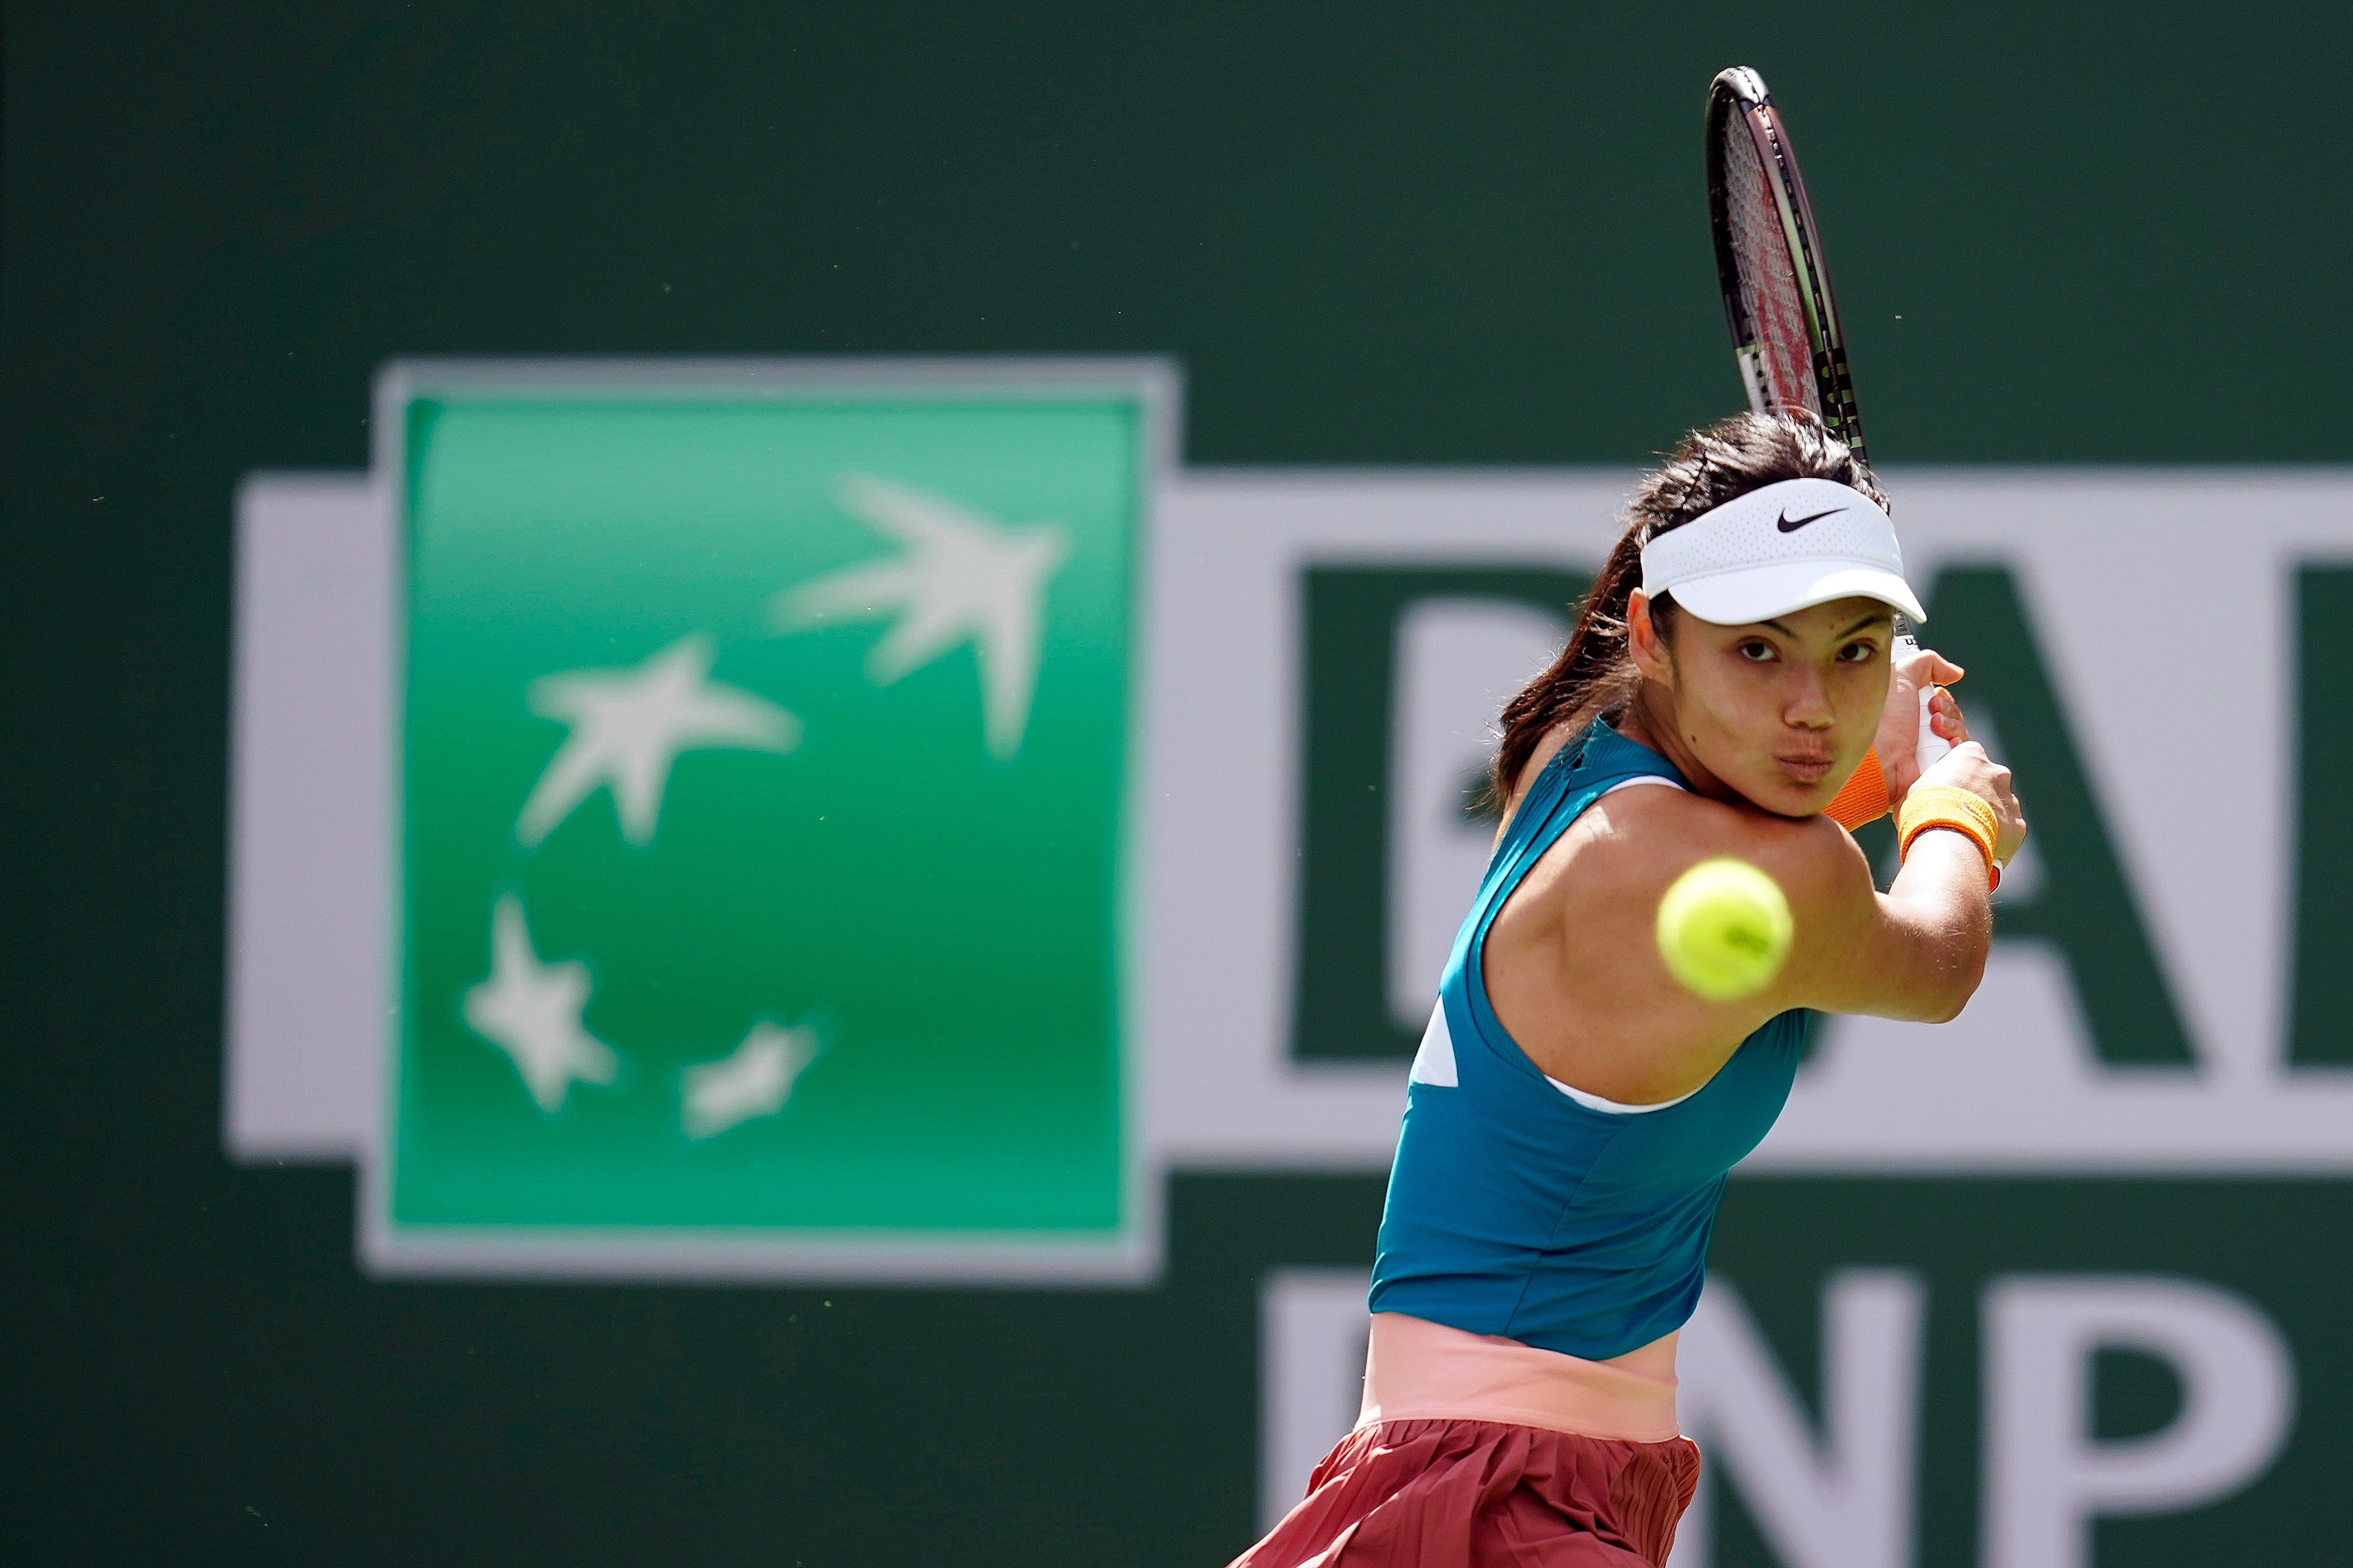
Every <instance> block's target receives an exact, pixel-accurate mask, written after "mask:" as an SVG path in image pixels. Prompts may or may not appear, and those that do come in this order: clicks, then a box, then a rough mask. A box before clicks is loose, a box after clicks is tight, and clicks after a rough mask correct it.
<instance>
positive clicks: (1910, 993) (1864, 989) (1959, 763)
mask: <svg viewBox="0 0 2353 1568" xmlns="http://www.w3.org/2000/svg"><path fill="white" fill-rule="evenodd" d="M1921 782H1922V783H1923V784H1952V785H1956V786H1957V787H1959V788H1962V789H1965V790H1968V792H1969V793H1970V794H1972V795H1976V796H1978V798H1979V799H1980V800H1983V801H1984V802H1986V804H1987V805H1990V806H1991V807H1992V808H1993V812H1994V820H1995V823H1996V825H1997V832H1996V835H1995V841H1994V853H1995V855H1996V857H1997V858H2000V859H2002V860H2007V859H2008V858H2010V855H2011V854H2013V853H2015V852H2016V850H2017V848H2018V846H2019V845H2020V843H2021V842H2022V841H2023V840H2024V838H2025V837H2026V821H2025V818H2024V816H2022V815H2021V813H2020V811H2019V806H2018V799H2017V796H2016V795H2015V794H2013V793H2012V791H2011V789H2010V770H2009V769H2008V768H2005V767H2003V766H2001V765H2000V763H1996V762H1994V761H1993V760H1992V759H1991V758H1990V757H1988V756H1987V755H1986V752H1985V748H1984V747H1983V746H1980V745H1978V744H1976V743H1975V742H1963V743H1961V744H1959V745H1957V746H1955V747H1954V748H1953V750H1952V752H1950V753H1949V754H1948V755H1947V756H1946V757H1945V758H1944V759H1943V760H1942V761H1940V762H1938V763H1936V764H1935V765H1934V766H1932V767H1931V768H1929V769H1928V770H1927V772H1926V773H1924V774H1922V775H1921ZM1839 838H1840V839H1843V840H1844V843H1843V844H1842V845H1841V844H1838V843H1836V842H1825V839H1824V837H1822V836H1820V835H1819V834H1817V835H1809V836H1807V840H1808V841H1807V842H1805V843H1804V844H1803V846H1802V847H1803V850H1804V851H1805V852H1802V853H1799V852H1787V851H1785V853H1783V854H1780V855H1776V856H1773V857H1772V859H1773V860H1774V861H1778V862H1779V864H1771V863H1767V865H1766V869H1767V870H1768V871H1772V872H1774V873H1776V874H1777V875H1778V877H1779V878H1780V880H1781V884H1782V889H1783V890H1784V891H1785V892H1786V893H1787V894H1788V898H1789V907H1790V914H1791V916H1792V918H1793V923H1794V924H1795V926H1796V934H1795V938H1794V941H1793V942H1792V944H1791V948H1790V952H1789V962H1788V966H1787V967H1786V968H1785V969H1784V970H1783V971H1782V973H1781V977H1780V979H1779V981H1778V983H1777V984H1776V986H1775V987H1774V989H1775V990H1776V991H1777V992H1778V994H1779V999H1780V1000H1782V1001H1783V1003H1784V1005H1788V1006H1793V1007H1812V1008H1816V1009H1818V1010H1820V1011H1822V1012H1826V1013H1862V1014H1868V1015H1870V1016H1873V1017H1880V1018H1900V1019H1905V1020H1910V1021H1916V1022H1924V1023H1943V1022H1945V1021H1946V1020H1947V1019H1949V1018H1951V1017H1953V1016H1955V1015H1956V1014H1957V1013H1959V1012H1960V1010H1961V1008H1962V1007H1963V1005H1966V1004H1967V1003H1968V999H1969V997H1970V996H1971V995H1972V994H1974V993H1975V992H1976V990H1977V988H1978V980H1979V979H1981V978H1982V977H1983V975H1984V973H1985V960H1986V952H1987V949H1988V948H1989V946H1990V945H1991V943H1992V940H1993V910H1992V903H1991V894H1990V892H1989V889H1988V885H1987V884H1988V878H1987V875H1986V862H1985V856H1984V853H1983V852H1982V851H1981V850H1979V849H1978V846H1977V843H1976V841H1975V840H1973V839H1971V838H1969V837H1967V836H1966V835H1964V834H1961V833H1959V832H1956V831H1954V830H1952V829H1949V828H1931V829H1929V830H1928V831H1926V832H1924V833H1922V834H1921V835H1920V836H1919V837H1917V838H1915V840H1914V841H1913V844H1912V851H1911V853H1910V854H1908V855H1907V856H1905V859H1904V866H1903V868H1902V869H1901V870H1900V871H1898V872H1897V873H1896V876H1895V881H1894V885H1893V886H1891V887H1890V888H1889V889H1888V890H1887V891H1886V892H1884V893H1882V892H1879V891H1878V890H1877V889H1875V888H1874V887H1873V884H1872V879H1871V867H1870V863H1869V862H1868V861H1867V860H1866V859H1865V858H1863V854H1862V849H1861V848H1860V847H1856V846H1855V844H1854V843H1853V841H1852V839H1847V838H1845V836H1844V835H1843V834H1842V833H1841V834H1840V835H1839ZM1799 848H1800V845H1799V843H1797V842H1795V841H1790V842H1788V851H1797V850H1799Z"/></svg>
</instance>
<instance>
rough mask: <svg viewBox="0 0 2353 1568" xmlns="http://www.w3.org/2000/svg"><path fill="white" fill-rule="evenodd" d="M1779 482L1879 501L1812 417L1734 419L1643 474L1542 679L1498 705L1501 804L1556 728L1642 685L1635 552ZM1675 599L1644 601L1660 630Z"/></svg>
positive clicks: (1613, 711)
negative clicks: (1632, 639)
mask: <svg viewBox="0 0 2353 1568" xmlns="http://www.w3.org/2000/svg"><path fill="white" fill-rule="evenodd" d="M1783 479H1835V480H1837V481H1838V482H1839V483H1841V484H1844V485H1852V486H1853V487H1854V488H1855V489H1859V490H1861V491H1862V493H1863V494H1865V495H1867V496H1869V497H1870V498H1871V499H1872V500H1875V501H1877V502H1878V503H1879V504H1880V505H1881V506H1882V507H1884V506H1885V505H1886V504H1887V498H1886V496H1884V495H1883V494H1882V493H1881V491H1880V489H1879V487H1878V485H1877V484H1875V483H1873V480H1872V478H1871V470H1870V469H1869V468H1865V467H1864V466H1863V465H1862V462H1861V461H1859V460H1858V459H1857V458H1855V455H1854V454H1853V453H1852V452H1851V451H1849V450H1848V449H1847V447H1846V444H1845V443H1844V442H1842V441H1841V440H1839V439H1838V438H1837V437H1834V436H1832V435H1831V433H1830V432H1829V431H1828V430H1827V429H1825V428H1824V427H1823V426H1822V422H1821V421H1820V419H1818V418H1816V417H1815V416H1813V415H1811V414H1809V413H1806V412H1804V411H1802V410H1799V411H1791V412H1788V413H1782V414H1736V415H1734V416H1732V417H1730V418H1729V419H1720V420H1718V421H1716V422H1715V424H1713V425H1711V426H1708V427H1707V428H1706V429H1704V430H1694V431H1693V432H1692V433H1691V434H1690V435H1688V436H1686V437H1683V440H1682V441H1681V442H1679V443H1678V444H1677V445H1676V447H1675V449H1674V450H1673V451H1672V453H1670V454H1669V455H1668V457H1667V459H1666V461H1664V462H1662V463H1661V464H1660V465H1659V466H1658V468H1655V469H1653V470H1651V472H1649V473H1647V474H1645V475H1643V476H1642V482H1641V485H1640V486H1639V487H1637V488H1636V489H1635V491H1634V494H1633V495H1632V497H1631V498H1630V499H1629V500H1627V502H1626V531H1625V532H1623V533H1621V534H1620V535H1619V537H1618V542H1617V544H1616V545H1615V546H1614V547H1613V548H1612V549H1611V550H1610V552H1609V561H1608V562H1606V563H1604V564H1603V565H1602V568H1601V574H1600V575H1599V576H1598V577H1596V578H1595V579H1594V580H1593V591H1592V592H1591V593H1589V594H1588V595H1586V596H1585V602H1584V604H1583V605H1580V606H1578V609H1577V629H1576V630H1574V631H1572V632H1571V633H1569V635H1568V646H1567V647H1565V648H1563V649H1561V652H1560V657H1559V658H1556V659H1554V660H1553V661H1552V665H1551V667H1550V668H1547V669H1546V671H1545V672H1544V673H1543V674H1541V675H1539V676H1537V677H1536V678H1535V679H1534V680H1532V681H1530V682H1529V683H1528V684H1527V686H1526V688H1525V689H1523V690H1522V691H1521V692H1520V694H1519V695H1518V696H1517V697H1514V698H1513V699H1512V700H1511V701H1509V702H1507V703H1505V704H1504V714H1503V720H1502V726H1503V731H1504V739H1503V744H1502V745H1501V746H1500V747H1499V748H1498V749H1497V750H1496V752H1495V771H1494V774H1493V781H1492V784H1491V787H1492V789H1493V793H1494V797H1495V799H1496V800H1497V801H1498V802H1499V803H1508V802H1509V801H1510V800H1511V798H1512V795H1513V794H1514V790H1515V789H1516V788H1517V786H1518V784H1519V779H1520V773H1521V772H1522V771H1523V770H1524V769H1525V768H1526V766H1527V765H1528V759H1529V758H1530V757H1532V756H1534V755H1535V751H1536V748H1537V747H1538V746H1540V745H1542V744H1543V743H1544V739H1545V737H1546V735H1549V734H1550V733H1552V731H1555V730H1556V729H1558V728H1560V727H1561V726H1563V725H1577V724H1583V723H1586V722H1588V721H1591V720H1593V719H1596V718H1612V719H1614V718H1615V717H1617V715H1618V714H1619V713H1620V711H1622V710H1623V709H1624V708H1625V706H1626V703H1627V701H1628V700H1630V698H1631V697H1632V696H1633V694H1634V689H1635V687H1636V685H1637V684H1638V682H1639V681H1640V679H1641V677H1640V676H1638V675H1637V674H1636V673H1635V670H1634V663H1633V659H1632V658H1631V656H1630V654H1629V653H1628V651H1627V645H1626V638H1627V632H1626V607H1627V601H1628V600H1629V599H1630V597H1631V596H1632V595H1633V592H1634V590H1635V589H1636V588H1638V587H1640V586H1641V583H1642V546H1644V545H1645V544H1648V543H1649V542H1651V540H1653V539H1656V538H1657V537H1658V536H1659V535H1661V534H1662V533H1665V532H1667V531H1669V530H1671V529H1675V528H1680V527H1681V526H1682V525H1683V524H1684V523H1686V522H1689V521H1691V520H1692V519H1693V518H1695V517H1697V516H1699V515H1700V514H1701V513H1702V512H1704V511H1708V510H1712V509H1714V508H1715V507H1719V506H1722V505H1723V504H1724V503H1725V501H1728V500H1733V499H1734V498H1735V497H1737V496H1744V495H1746V494H1747V493H1748V492H1749V491H1750V490H1754V489H1763V488H1764V487H1765V486H1767V485H1770V484H1778V483H1779V482H1780V481H1781V480H1783ZM1674 612H1675V605H1674V601H1673V600H1672V598H1670V597H1668V596H1667V595H1659V596H1658V597H1657V598H1656V599H1654V600H1653V601H1652V602H1651V616H1652V617H1653V618H1654V619H1656V620H1657V621H1658V622H1659V625H1660V628H1661V629H1662V631H1663V630H1664V629H1666V628H1667V627H1668V626H1672V624H1673V616H1674Z"/></svg>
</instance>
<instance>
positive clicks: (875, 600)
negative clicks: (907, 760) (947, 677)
mask: <svg viewBox="0 0 2353 1568" xmlns="http://www.w3.org/2000/svg"><path fill="white" fill-rule="evenodd" d="M834 496H835V499H836V500H839V502H840V503H841V505H842V507H843V509H844V510H849V511H852V512H855V513H857V514H858V515H859V516H860V517H861V518H863V519H864V520H865V521H867V522H869V523H871V524H872V525H873V526H874V527H875V528H876V529H878V530H880V531H882V532H884V533H887V534H889V535H890V536H891V537H892V538H893V539H895V540H897V541H898V542H900V543H901V544H902V545H904V546H906V552H905V553H904V554H902V555H900V556H898V557H896V558H894V559H892V560H890V561H879V562H873V563H869V564H866V565H863V566H852V567H849V568H847V569H846V570H843V571H840V572H837V573H834V574H832V575H830V576H827V577H820V578H818V580H817V581H816V582H813V583H804V584H801V585H800V586H798V587H797V588H789V589H786V590H785V591H784V592H782V593H780V594H777V595H776V596H775V597H773V598H772V599H770V600H769V602H768V618H769V621H770V623H771V624H772V625H774V626H776V627H777V628H778V629H780V630H785V631H794V630H798V629H800V628H803V627H807V626H832V625H834V624H835V623H837V622H840V621H855V620H865V619H868V618H870V617H872V616H884V615H890V614H892V613H894V612H895V613H897V614H898V616H899V620H898V624H897V625H895V626H892V628H891V630H890V631H889V632H888V633H887V634H886V635H885V636H884V637H883V638H882V640H881V642H878V643H876V644H875V645H874V647H873V649H872V651H871V652H870V653H869V654H868V655H867V658H866V674H867V678H868V679H871V680H872V681H873V682H874V683H875V684H876V685H878V686H888V685H890V684H891V683H892V681H894V680H897V679H899V678H900V677H901V676H903V675H905V674H907V673H908V672H909V671H911V670H913V669H916V668H920V667H921V666H923V665H924V664H927V663H929V662H930V661H931V660H932V659H933V658H936V657H938V656H939V655H940V654H942V653H944V652H946V651H947V650H948V649H949V648H952V647H955V646H956V645H957V644H958V643H961V642H963V641H965V639H967V638H970V639H971V640H972V642H973V644H974V652H975V654H976V657H977V658H978V660H979V663H980V678H981V713H982V721H983V728H984V731H985V732H986V733H987V739H988V750H989V752H990V754H991V755H993V756H996V757H998V758H1000V759H1009V758H1011V757H1012V756H1014V755H1015V754H1016V753H1017V752H1019V751H1020V750H1021V737H1022V734H1023V733H1024V731H1027V730H1028V728H1029V700H1030V697H1031V696H1032V694H1033V693H1034V692H1035V691H1036V689H1037V685H1038V658H1039V642H1040V640H1041V638H1042V637H1043V621H1044V608H1043V601H1044V598H1045V592H1046V580H1047V579H1048V578H1049V577H1051V576H1052V575H1053V574H1054V573H1055V572H1056V571H1057V570H1058V569H1060V566H1061V564H1062V563H1063V562H1064V561H1065V560H1067V559H1068V558H1069V554H1070V544H1069V541H1068V539H1067V537H1066V535H1065V533H1064V531H1063V530H1062V529H1060V528H1058V527H1055V526H1053V525H1051V524H1044V523H1035V524H1030V525H1028V526H1024V527H1018V528H1008V527H1006V526H1004V525H1002V524H1000V523H997V522H995V521H991V520H990V519H988V518H986V517H983V516H982V515H981V514H980V513H978V512H976V511H974V510H971V509H970V508H968V507H965V506H964V505H962V504H960V503H958V502H956V501H954V500H949V499H948V498H947V497H945V496H943V495H937V494H934V493H933V492H931V491H929V490H921V489H915V488H914V487H913V485H903V484H899V483H896V482H895V481H893V480H890V479H875V478H873V477H871V475H865V474H844V475H842V476H840V477H839V479H836V480H835V481H834Z"/></svg>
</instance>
